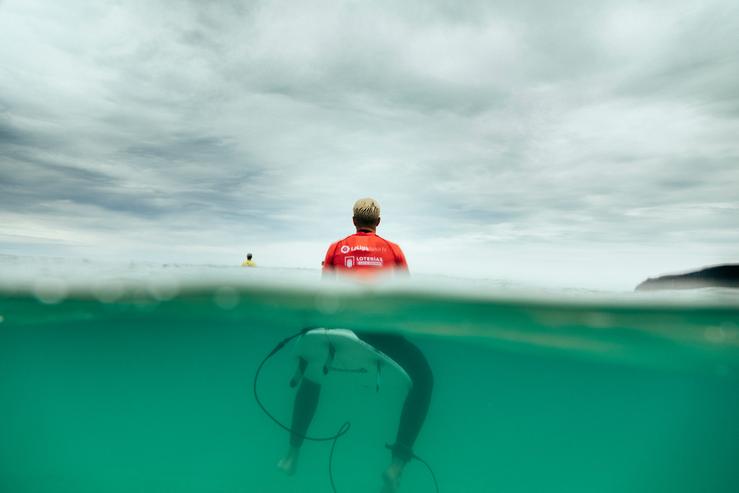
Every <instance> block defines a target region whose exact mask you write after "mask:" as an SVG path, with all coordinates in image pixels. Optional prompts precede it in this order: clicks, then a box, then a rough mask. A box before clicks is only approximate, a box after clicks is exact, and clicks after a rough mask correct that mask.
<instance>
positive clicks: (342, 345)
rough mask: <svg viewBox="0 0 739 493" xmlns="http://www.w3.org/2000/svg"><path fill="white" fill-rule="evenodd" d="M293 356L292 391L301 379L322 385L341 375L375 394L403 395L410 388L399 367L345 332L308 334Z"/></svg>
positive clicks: (310, 331)
mask: <svg viewBox="0 0 739 493" xmlns="http://www.w3.org/2000/svg"><path fill="white" fill-rule="evenodd" d="M294 355H295V357H296V358H297V360H298V368H297V369H296V372H295V375H294V376H293V378H292V380H291V381H290V385H291V386H292V387H295V386H297V385H298V384H299V383H300V380H301V379H302V378H307V379H309V380H312V381H313V382H316V383H324V382H325V381H326V380H327V379H337V378H341V377H340V376H341V375H351V376H352V379H353V380H354V379H356V381H357V383H358V384H359V385H361V386H362V387H371V388H373V389H374V390H375V391H376V392H380V391H381V389H390V388H392V389H396V388H400V389H401V390H403V391H405V392H407V391H408V390H409V389H410V387H411V385H412V383H411V378H410V377H409V376H408V374H407V373H406V371H405V370H404V369H403V368H402V367H401V366H400V365H398V364H397V363H396V362H395V361H394V360H393V359H392V358H390V357H389V356H387V355H386V354H384V353H382V352H381V351H379V350H377V349H375V348H374V347H372V346H371V345H369V344H367V343H366V342H364V341H362V340H361V339H359V337H357V335H356V334H355V333H354V332H352V331H351V330H348V329H322V328H319V329H312V330H309V331H308V332H306V333H305V334H303V335H302V336H300V338H299V339H298V341H297V343H296V345H295V350H294Z"/></svg>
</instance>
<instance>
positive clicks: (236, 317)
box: [0, 283, 739, 493]
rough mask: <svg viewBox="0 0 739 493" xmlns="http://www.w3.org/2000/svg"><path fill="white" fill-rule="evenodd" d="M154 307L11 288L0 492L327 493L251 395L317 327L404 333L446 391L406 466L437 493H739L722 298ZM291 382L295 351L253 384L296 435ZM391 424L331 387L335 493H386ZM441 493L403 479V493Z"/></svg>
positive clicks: (366, 402) (255, 291) (238, 296)
mask: <svg viewBox="0 0 739 493" xmlns="http://www.w3.org/2000/svg"><path fill="white" fill-rule="evenodd" d="M151 292H152V291H151V290H150V292H148V294H147V293H145V292H144V291H142V290H139V291H136V290H132V291H130V292H128V294H126V292H120V291H118V292H116V293H115V296H107V295H106V296H93V295H91V290H87V291H86V290H85V289H77V290H74V289H70V290H69V291H68V292H65V293H64V296H63V297H56V298H54V297H52V299H50V298H49V297H48V296H46V297H45V296H43V295H41V296H40V295H39V292H38V290H36V291H34V290H33V289H32V288H27V287H26V288H24V287H22V286H21V287H19V288H15V289H11V288H8V287H7V286H6V287H5V289H4V291H3V290H0V293H2V294H0V317H2V318H1V319H0V320H2V322H0V491H3V492H12V493H31V492H34V493H36V492H38V493H42V492H43V493H118V492H120V493H124V492H125V493H132V492H146V493H148V492H151V493H160V492H161V493H165V492H166V493H169V492H176V493H187V492H193V493H195V492H197V493H203V492H273V493H287V492H328V491H330V485H329V480H328V473H327V460H328V452H329V445H327V444H325V443H324V444H318V443H306V444H305V446H304V449H303V455H302V457H301V461H300V464H299V468H298V471H297V474H296V475H295V476H293V477H286V476H284V475H282V474H280V473H279V472H278V470H277V469H276V467H275V465H276V463H277V461H278V459H279V458H280V456H281V454H282V453H283V452H284V451H285V449H286V445H287V436H286V433H285V432H284V431H282V430H280V429H279V428H278V427H277V426H275V425H274V424H273V423H272V422H271V421H269V420H268V418H266V417H265V416H264V415H263V414H262V413H261V411H260V410H259V408H258V407H257V405H256V403H255V402H254V400H253V397H252V394H251V385H252V378H253V376H254V371H255V369H256V367H257V365H258V363H259V362H260V361H261V359H262V358H263V357H264V356H265V354H266V353H267V352H269V350H270V349H271V348H272V347H273V346H274V345H275V344H276V342H278V341H279V340H280V339H281V338H283V337H286V336H288V335H290V334H292V333H294V332H296V331H297V330H299V329H301V328H302V327H304V326H309V325H310V326H326V327H349V328H355V329H362V330H378V331H396V332H401V333H403V334H405V335H406V336H407V337H408V338H410V339H411V340H413V341H414V342H415V343H416V344H417V345H418V346H419V347H420V348H421V349H422V350H423V351H424V353H425V354H426V356H427V358H428V360H429V362H430V363H431V365H432V367H433V371H434V375H435V389H434V394H433V398H432V404H431V409H430V412H429V415H428V419H427V421H426V424H425V427H424V429H423V430H422V432H421V435H420V437H419V439H418V442H417V444H416V452H417V453H418V454H419V455H420V456H422V457H423V458H424V459H426V460H427V461H428V462H429V463H430V464H431V465H432V466H433V468H434V471H435V473H436V476H437V477H438V480H439V485H440V488H441V491H442V493H452V492H455V493H462V492H488V491H490V492H510V493H513V492H551V491H558V492H559V491H561V492H570V493H572V492H583V493H585V492H587V493H591V492H604V493H605V492H649V493H654V492H671V493H675V492H727V493H728V492H732V493H735V492H737V491H739V304H737V303H736V301H735V298H734V294H732V293H729V294H726V293H721V294H720V296H719V298H720V299H719V300H718V301H716V300H714V299H713V298H712V295H707V296H706V295H705V294H704V295H701V296H702V298H699V299H697V300H695V299H690V298H689V296H690V295H681V296H682V298H681V299H682V300H684V303H683V302H681V301H680V300H678V301H677V302H669V300H668V299H667V298H665V297H662V298H658V299H654V298H643V297H638V296H636V295H629V296H626V297H624V296H621V297H615V298H614V299H610V300H609V299H604V298H603V297H596V298H594V299H590V298H587V297H584V298H582V299H581V298H580V297H579V296H578V295H577V294H575V295H573V294H570V295H568V296H563V297H562V298H557V297H554V298H552V297H536V296H532V297H525V296H523V297H522V296H519V295H515V296H506V295H505V293H502V294H501V292H497V294H495V295H480V296H470V294H469V292H464V293H457V294H454V293H446V292H441V291H439V292H438V293H435V292H434V291H433V290H431V289H426V290H424V291H419V290H418V289H411V288H407V289H406V288H403V287H402V286H401V287H400V288H398V287H395V288H392V289H387V290H374V291H370V290H365V291H363V290H351V289H346V290H345V289H343V288H340V289H335V290H328V291H326V290H323V289H319V288H315V287H310V286H308V287H305V286H302V287H301V286H299V287H296V288H289V287H285V286H271V287H270V286H267V287H260V286H259V283H256V284H248V283H247V284H243V285H234V286H231V287H229V288H227V289H225V290H224V288H222V287H221V288H217V287H208V286H207V285H201V286H197V283H195V287H192V286H191V287H190V288H189V289H179V290H178V291H177V293H174V292H172V293H169V294H168V295H167V296H153V295H151ZM34 293H35V294H34ZM155 294H156V293H155ZM686 296H687V298H686ZM40 299H43V300H45V301H41V300H40ZM732 300H734V301H732ZM293 370H294V366H293V360H292V359H291V355H290V354H289V351H283V352H281V353H279V354H278V355H277V356H276V357H275V358H274V359H273V360H271V361H270V362H269V364H268V365H267V367H266V368H265V370H264V373H263V378H262V380H261V381H260V383H259V388H260V389H261V393H262V394H263V399H264V401H265V404H266V405H267V406H268V407H269V408H270V409H272V410H273V412H274V414H276V415H277V416H278V417H280V419H283V420H284V421H288V420H289V415H290V406H291V402H292V397H293V395H294V393H293V390H292V389H290V388H289V386H288V384H287V382H288V380H289V378H290V376H291V375H292V372H293ZM400 405H401V402H400V397H399V396H397V395H393V394H392V392H390V393H389V394H388V393H381V395H378V394H373V393H371V392H369V393H368V392H366V391H362V390H361V389H354V388H352V387H351V386H350V385H347V384H344V383H342V384H340V385H338V384H337V385H336V386H335V388H334V387H331V386H329V385H327V386H325V388H324V392H323V394H322V400H321V404H320V406H319V409H318V413H317V417H316V419H315V421H314V423H313V427H312V428H311V431H312V432H313V433H314V434H321V435H329V434H332V433H334V432H335V431H336V430H337V429H338V427H339V426H340V425H341V423H342V422H343V421H344V420H346V419H349V420H350V421H351V422H352V429H351V431H350V432H349V433H348V435H347V436H346V437H344V438H342V439H341V440H339V442H338V444H337V447H336V454H335V458H334V471H335V479H336V484H337V487H338V489H339V492H340V493H363V492H379V490H380V474H381V472H382V470H383V469H384V467H385V466H386V465H387V462H388V460H389V454H388V451H387V450H385V449H384V444H385V443H386V442H390V441H392V440H393V438H394V433H395V426H396V422H397V415H398V412H399V409H400ZM433 491H434V490H433V484H432V482H431V479H430V477H429V475H428V473H427V471H426V470H425V469H424V468H423V466H421V465H420V464H419V463H411V464H410V465H409V466H408V468H407V470H406V472H405V475H404V477H403V481H402V484H401V488H400V492H405V493H413V492H417V493H421V492H433Z"/></svg>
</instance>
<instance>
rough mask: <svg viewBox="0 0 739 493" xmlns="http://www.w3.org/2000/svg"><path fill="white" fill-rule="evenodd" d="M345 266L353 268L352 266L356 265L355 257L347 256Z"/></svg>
mask: <svg viewBox="0 0 739 493" xmlns="http://www.w3.org/2000/svg"><path fill="white" fill-rule="evenodd" d="M344 266H345V267H346V268H347V269H351V268H352V267H354V257H346V258H345V259H344Z"/></svg>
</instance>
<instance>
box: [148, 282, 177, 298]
mask: <svg viewBox="0 0 739 493" xmlns="http://www.w3.org/2000/svg"><path fill="white" fill-rule="evenodd" d="M148 291H149V294H151V296H152V297H153V298H154V299H155V300H157V301H169V300H171V299H173V298H174V297H175V296H177V294H179V292H180V286H179V284H178V283H177V282H176V281H175V280H174V279H166V278H165V279H159V280H158V281H157V282H156V283H155V284H150V285H149V286H148Z"/></svg>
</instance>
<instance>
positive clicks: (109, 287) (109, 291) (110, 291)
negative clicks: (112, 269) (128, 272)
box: [92, 282, 125, 303]
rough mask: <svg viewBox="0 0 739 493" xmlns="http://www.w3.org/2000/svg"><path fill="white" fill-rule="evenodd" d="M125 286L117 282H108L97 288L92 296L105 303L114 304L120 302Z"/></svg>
mask: <svg viewBox="0 0 739 493" xmlns="http://www.w3.org/2000/svg"><path fill="white" fill-rule="evenodd" d="M124 291H125V290H124V288H123V285H122V284H120V283H117V282H113V283H111V282H107V283H105V284H100V285H98V286H96V287H95V289H94V290H93V292H92V295H93V296H94V297H95V298H96V299H97V300H98V301H102V302H103V303H114V302H116V301H118V300H119V299H120V298H121V296H123V292H124Z"/></svg>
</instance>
